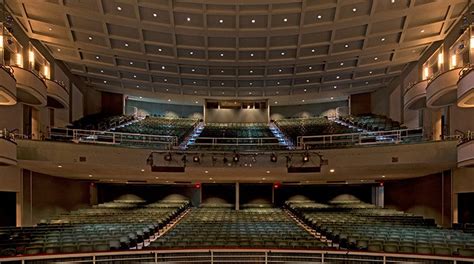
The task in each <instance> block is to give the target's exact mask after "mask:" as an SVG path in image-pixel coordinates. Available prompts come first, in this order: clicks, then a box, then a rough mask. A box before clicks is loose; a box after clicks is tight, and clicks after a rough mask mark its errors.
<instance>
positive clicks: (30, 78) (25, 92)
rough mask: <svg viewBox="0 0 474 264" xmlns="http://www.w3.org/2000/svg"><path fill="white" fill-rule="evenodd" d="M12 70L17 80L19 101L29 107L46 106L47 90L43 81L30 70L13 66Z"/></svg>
mask: <svg viewBox="0 0 474 264" xmlns="http://www.w3.org/2000/svg"><path fill="white" fill-rule="evenodd" d="M12 69H13V75H14V76H15V79H16V87H17V98H18V101H19V102H22V103H25V104H29V105H35V106H45V105H46V102H47V99H46V98H47V97H46V94H47V92H46V91H47V88H46V84H45V83H44V81H43V79H42V78H41V77H40V76H38V75H37V74H36V73H34V72H32V71H30V70H26V69H23V68H20V67H15V66H12Z"/></svg>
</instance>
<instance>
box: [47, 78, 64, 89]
mask: <svg viewBox="0 0 474 264" xmlns="http://www.w3.org/2000/svg"><path fill="white" fill-rule="evenodd" d="M45 80H46V81H50V82H53V83H55V84H57V85H59V87H61V88H62V89H63V90H64V91H65V92H66V93H69V91H68V90H67V89H66V86H65V84H64V82H63V81H58V80H51V79H46V78H45Z"/></svg>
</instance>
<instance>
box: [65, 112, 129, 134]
mask: <svg viewBox="0 0 474 264" xmlns="http://www.w3.org/2000/svg"><path fill="white" fill-rule="evenodd" d="M134 119H135V118H134V117H133V116H129V115H108V114H93V115H88V116H84V117H83V118H81V119H79V120H76V121H74V122H73V124H72V126H71V128H73V129H85V130H100V131H105V130H108V129H110V128H113V127H117V126H120V125H123V124H126V123H128V122H131V121H133V120H134Z"/></svg>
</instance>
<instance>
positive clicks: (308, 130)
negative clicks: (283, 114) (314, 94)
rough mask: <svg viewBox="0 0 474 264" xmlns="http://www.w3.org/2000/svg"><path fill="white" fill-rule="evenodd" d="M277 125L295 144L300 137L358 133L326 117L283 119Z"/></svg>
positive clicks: (276, 122)
mask: <svg viewBox="0 0 474 264" xmlns="http://www.w3.org/2000/svg"><path fill="white" fill-rule="evenodd" d="M275 124H276V125H277V126H278V127H279V128H280V130H281V131H282V132H283V133H285V134H286V135H287V136H288V137H289V138H291V139H292V140H293V142H295V143H296V142H297V138H298V137H299V136H318V135H330V134H344V133H355V132H356V131H354V130H352V129H350V128H348V127H346V126H343V125H340V124H338V123H335V122H333V121H331V120H328V119H327V118H325V117H312V118H293V119H281V120H278V121H275Z"/></svg>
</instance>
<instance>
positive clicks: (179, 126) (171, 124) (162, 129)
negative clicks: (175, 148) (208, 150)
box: [114, 116, 199, 142]
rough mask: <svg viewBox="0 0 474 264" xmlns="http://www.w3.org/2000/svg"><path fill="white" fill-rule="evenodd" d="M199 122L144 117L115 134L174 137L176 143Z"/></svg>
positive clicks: (194, 120)
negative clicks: (176, 140) (176, 139)
mask: <svg viewBox="0 0 474 264" xmlns="http://www.w3.org/2000/svg"><path fill="white" fill-rule="evenodd" d="M198 122H199V120H198V119H192V118H164V117H150V116H148V117H146V118H145V119H143V120H140V121H138V122H134V123H131V124H129V125H127V126H123V127H119V128H117V129H115V130H114V131H116V132H123V133H135V134H148V135H161V136H176V137H177V138H178V142H180V141H182V140H183V139H184V138H185V137H186V136H187V135H188V134H189V133H191V132H192V131H193V129H194V126H195V125H196V124H197V123H198Z"/></svg>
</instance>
